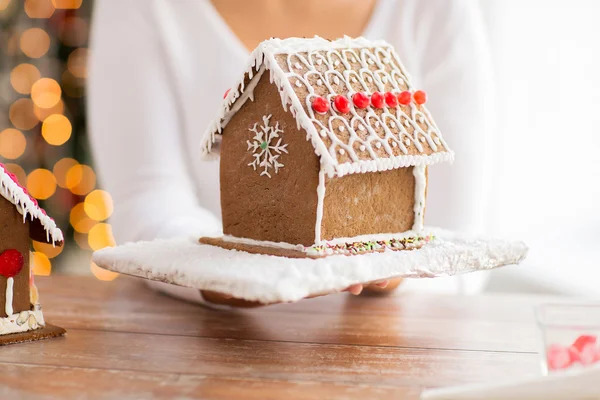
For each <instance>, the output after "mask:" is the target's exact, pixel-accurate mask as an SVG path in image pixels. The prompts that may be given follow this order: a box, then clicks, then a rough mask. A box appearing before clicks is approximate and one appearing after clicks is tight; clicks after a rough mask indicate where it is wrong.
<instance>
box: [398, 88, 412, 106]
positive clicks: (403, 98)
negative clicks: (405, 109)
mask: <svg viewBox="0 0 600 400" xmlns="http://www.w3.org/2000/svg"><path fill="white" fill-rule="evenodd" d="M411 98H412V94H411V93H410V92H409V91H408V90H405V91H404V92H402V93H400V94H399V95H398V103H400V104H402V105H403V106H407V105H409V104H410V100H411Z"/></svg>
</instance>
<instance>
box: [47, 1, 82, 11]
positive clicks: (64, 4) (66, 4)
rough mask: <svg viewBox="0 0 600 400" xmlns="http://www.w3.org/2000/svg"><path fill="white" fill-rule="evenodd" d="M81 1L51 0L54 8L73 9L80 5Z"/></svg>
mask: <svg viewBox="0 0 600 400" xmlns="http://www.w3.org/2000/svg"><path fill="white" fill-rule="evenodd" d="M82 1H83V0H52V4H54V7H56V8H63V9H71V10H73V9H77V8H79V7H81V2H82Z"/></svg>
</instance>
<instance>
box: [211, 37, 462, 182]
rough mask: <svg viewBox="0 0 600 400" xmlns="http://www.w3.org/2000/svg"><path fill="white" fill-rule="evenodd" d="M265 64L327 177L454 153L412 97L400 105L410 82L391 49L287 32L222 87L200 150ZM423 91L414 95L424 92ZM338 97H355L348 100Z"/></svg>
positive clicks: (417, 162)
mask: <svg viewBox="0 0 600 400" xmlns="http://www.w3.org/2000/svg"><path fill="white" fill-rule="evenodd" d="M264 70H269V71H270V80H271V82H272V83H274V84H275V85H277V87H278V89H279V93H280V94H281V101H282V105H283V107H284V109H286V110H287V109H288V107H289V111H290V112H291V113H292V115H293V116H294V117H295V119H296V121H297V124H298V128H299V129H301V128H302V129H304V130H305V131H306V132H307V140H309V141H310V142H311V143H312V145H313V147H314V148H315V152H316V153H317V155H319V156H320V158H321V167H322V169H323V170H324V171H325V172H326V173H327V174H328V175H330V176H332V175H338V176H341V175H345V174H347V173H357V172H372V171H383V170H387V169H393V168H399V167H402V166H413V165H427V164H432V163H436V162H440V161H451V160H452V159H453V156H454V154H453V152H452V151H451V150H450V149H449V147H448V146H447V144H446V142H445V141H444V139H443V138H442V136H441V134H440V132H439V129H438V128H437V126H436V125H435V123H434V122H433V119H432V118H431V116H430V114H429V112H428V111H427V109H426V108H425V107H424V106H423V105H422V104H417V102H416V101H411V102H409V104H405V103H406V101H405V100H406V96H407V93H406V92H414V89H413V88H412V87H411V85H410V81H409V77H408V75H407V74H406V72H405V71H404V68H403V66H402V64H401V63H400V60H399V59H398V56H397V55H396V53H395V52H394V50H393V48H392V47H391V46H390V45H389V44H387V43H385V42H372V41H368V40H366V39H364V38H358V39H350V38H348V37H346V38H343V39H340V40H337V41H333V42H330V41H328V40H325V39H321V38H313V39H297V38H292V39H285V40H279V39H271V40H268V41H265V42H263V43H261V44H260V45H259V47H258V48H257V49H256V50H255V51H254V52H253V55H252V58H251V63H250V66H249V68H248V70H247V73H246V75H245V76H244V79H243V80H242V82H241V83H240V84H239V85H238V86H237V87H236V88H235V89H234V90H232V91H231V92H230V93H229V94H228V96H227V97H226V99H225V102H224V105H223V107H222V108H221V110H220V113H219V115H218V116H217V119H216V120H215V121H213V123H212V124H211V126H210V127H209V129H208V131H207V132H206V134H205V136H204V138H203V144H202V145H203V152H204V153H209V152H210V151H211V149H212V145H213V143H214V142H215V141H216V139H217V136H216V134H217V133H221V131H222V129H223V128H224V127H225V126H226V124H227V122H228V121H229V119H230V118H231V117H232V115H233V114H234V113H235V112H237V111H238V110H239V108H240V107H241V106H242V105H243V103H244V102H245V101H246V100H247V99H251V100H252V99H253V95H252V91H253V89H254V87H255V86H256V84H257V83H258V79H259V76H260V75H262V73H263V72H264ZM421 93H424V92H421ZM421 93H420V95H419V96H417V97H419V100H421V99H424V97H423V96H422V95H421ZM357 94H358V95H357ZM340 96H343V99H356V100H354V101H353V102H352V104H347V106H346V102H342V101H341V100H340V99H342V97H340ZM398 96H400V98H398ZM336 99H337V104H336ZM367 99H369V100H370V104H367V101H366V100H367ZM397 99H398V100H400V101H397ZM323 101H327V103H329V105H331V106H327V107H326V106H325V105H324V104H321V103H323ZM342 103H343V104H342ZM419 103H421V101H419Z"/></svg>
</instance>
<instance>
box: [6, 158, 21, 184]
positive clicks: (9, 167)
mask: <svg viewBox="0 0 600 400" xmlns="http://www.w3.org/2000/svg"><path fill="white" fill-rule="evenodd" d="M4 168H6V169H7V170H8V171H9V172H12V173H13V174H15V176H16V177H17V180H18V181H19V182H26V181H27V174H26V173H25V170H24V169H23V168H21V166H20V165H18V164H12V163H11V164H4Z"/></svg>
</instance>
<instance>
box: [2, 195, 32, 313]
mask: <svg viewBox="0 0 600 400" xmlns="http://www.w3.org/2000/svg"><path fill="white" fill-rule="evenodd" d="M29 247H30V239H29V221H26V222H25V223H23V216H22V215H21V214H19V212H18V211H17V209H16V208H15V206H14V205H13V204H12V203H11V202H9V201H8V200H6V199H5V198H4V197H1V196H0V253H2V252H3V251H5V250H8V249H17V250H18V251H19V252H20V253H21V254H22V255H23V259H24V266H23V269H22V270H21V272H19V274H18V275H17V276H15V277H14V284H13V293H14V297H13V311H14V312H15V313H18V312H20V311H24V310H29V309H31V304H30V300H29ZM5 297H6V278H5V277H3V276H1V275H0V317H6V316H7V315H6V313H5V312H4V305H5V300H6V299H5Z"/></svg>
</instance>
